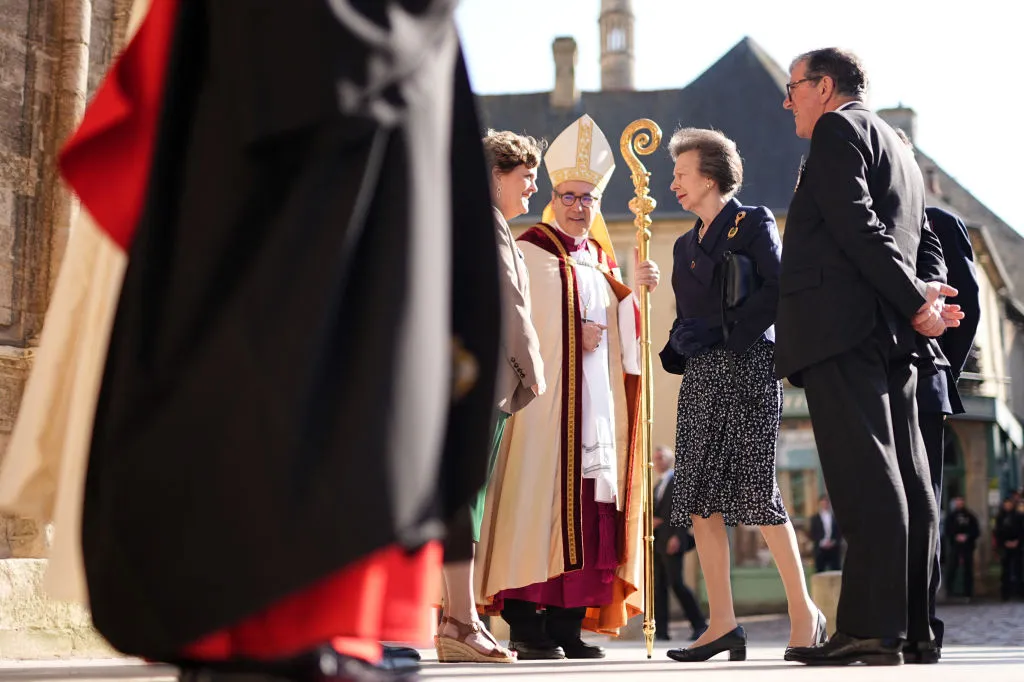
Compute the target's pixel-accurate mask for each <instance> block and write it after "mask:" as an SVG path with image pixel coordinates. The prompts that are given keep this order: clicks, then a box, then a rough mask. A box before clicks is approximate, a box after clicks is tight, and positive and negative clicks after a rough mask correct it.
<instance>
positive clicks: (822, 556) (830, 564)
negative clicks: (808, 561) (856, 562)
mask: <svg viewBox="0 0 1024 682" xmlns="http://www.w3.org/2000/svg"><path fill="white" fill-rule="evenodd" d="M842 568H843V565H842V562H840V561H839V545H836V546H834V547H830V548H829V549H824V548H822V547H818V548H817V549H815V550H814V572H815V573H821V572H823V571H839V570H842Z"/></svg>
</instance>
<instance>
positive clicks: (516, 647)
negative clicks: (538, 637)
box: [508, 641, 565, 661]
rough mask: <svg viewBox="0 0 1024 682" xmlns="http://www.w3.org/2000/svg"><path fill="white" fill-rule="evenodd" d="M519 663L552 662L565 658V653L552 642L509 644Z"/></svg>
mask: <svg viewBox="0 0 1024 682" xmlns="http://www.w3.org/2000/svg"><path fill="white" fill-rule="evenodd" d="M508 648H509V650H510V651H515V652H516V653H517V654H518V656H517V658H518V659H519V660H520V661H554V660H560V659H563V658H565V651H564V650H562V647H560V646H558V645H557V644H555V643H554V642H514V641H513V642H509V643H508Z"/></svg>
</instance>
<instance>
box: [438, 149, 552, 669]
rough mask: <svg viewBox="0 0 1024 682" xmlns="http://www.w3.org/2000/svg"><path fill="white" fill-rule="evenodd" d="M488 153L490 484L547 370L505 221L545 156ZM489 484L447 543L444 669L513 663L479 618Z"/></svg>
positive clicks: (530, 187) (441, 635)
mask: <svg viewBox="0 0 1024 682" xmlns="http://www.w3.org/2000/svg"><path fill="white" fill-rule="evenodd" d="M483 142H484V153H485V154H486V156H487V165H488V167H489V168H490V171H491V196H492V200H493V210H494V229H495V230H496V232H497V238H498V254H499V275H500V278H501V291H502V307H503V317H504V325H503V328H504V335H503V341H502V348H501V353H502V355H503V357H504V360H505V361H504V362H503V363H500V364H499V376H498V382H497V385H498V389H497V392H498V394H497V411H496V412H497V414H496V417H495V426H494V441H493V445H492V447H491V453H490V461H489V463H488V476H489V475H490V471H491V470H492V469H493V468H494V461H495V459H496V457H497V453H498V447H499V445H500V444H501V437H502V434H503V432H504V429H505V421H506V420H507V419H508V417H509V415H510V414H512V413H513V412H516V411H518V410H521V409H522V408H524V407H526V405H527V403H529V402H530V401H531V400H533V398H534V397H536V396H538V395H540V394H541V393H543V392H544V388H545V387H544V366H543V361H542V360H541V355H540V343H539V341H538V339H537V331H536V329H534V327H533V322H532V321H531V319H530V282H529V275H528V274H527V271H526V265H525V263H524V262H523V254H522V252H521V251H520V250H519V247H518V246H516V243H515V238H514V237H513V236H512V230H511V229H509V226H508V221H509V220H511V219H512V218H515V217H516V216H520V215H523V214H524V213H526V212H527V211H528V210H529V207H530V197H531V196H533V194H534V193H536V191H537V169H538V167H539V166H540V157H541V150H540V146H539V144H538V143H537V141H536V140H534V139H533V138H532V137H527V136H523V135H517V134H515V133H512V132H508V131H501V132H498V131H494V130H488V131H487V135H486V136H485V137H484V141H483ZM486 490H487V485H486V484H485V485H484V487H483V488H481V489H480V494H479V496H478V498H477V500H476V501H475V502H474V503H472V504H470V505H469V508H468V509H467V510H466V513H465V514H463V515H461V518H459V519H457V520H456V522H455V523H454V524H453V525H452V527H451V528H450V529H449V537H448V540H447V541H446V543H445V565H444V611H445V615H444V618H443V619H442V621H441V626H440V628H439V630H438V635H437V637H435V638H434V645H435V648H436V649H437V658H438V660H439V661H440V662H442V663H511V662H513V661H514V660H515V654H514V653H511V652H509V651H508V649H506V648H505V647H503V646H501V645H500V644H498V642H497V640H495V639H494V636H493V635H491V633H490V632H488V631H487V629H486V628H485V627H484V625H483V623H482V622H481V621H480V619H479V618H478V617H477V611H476V603H475V600H474V597H473V552H474V548H475V545H476V543H477V542H479V541H480V523H481V521H482V518H483V511H484V495H485V492H486Z"/></svg>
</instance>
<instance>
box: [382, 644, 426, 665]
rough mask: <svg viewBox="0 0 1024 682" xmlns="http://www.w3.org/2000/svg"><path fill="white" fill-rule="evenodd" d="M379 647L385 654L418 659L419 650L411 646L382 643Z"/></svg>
mask: <svg viewBox="0 0 1024 682" xmlns="http://www.w3.org/2000/svg"><path fill="white" fill-rule="evenodd" d="M381 648H383V649H384V655H385V656H392V657H396V658H412V659H414V660H417V661H418V660H420V658H421V656H420V652H418V651H416V650H415V649H413V648H412V647H411V646H388V645H387V644H382V645H381Z"/></svg>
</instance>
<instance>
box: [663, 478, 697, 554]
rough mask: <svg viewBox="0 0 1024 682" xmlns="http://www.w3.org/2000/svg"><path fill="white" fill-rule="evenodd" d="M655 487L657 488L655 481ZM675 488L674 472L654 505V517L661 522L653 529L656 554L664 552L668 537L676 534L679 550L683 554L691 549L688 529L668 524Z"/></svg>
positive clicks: (691, 537) (690, 537)
mask: <svg viewBox="0 0 1024 682" xmlns="http://www.w3.org/2000/svg"><path fill="white" fill-rule="evenodd" d="M654 485H655V488H657V485H658V483H657V481H655V484H654ZM675 489H676V476H675V472H673V474H672V478H671V479H669V482H668V484H667V485H666V486H665V492H664V493H662V495H661V499H660V500H658V501H657V502H656V503H655V505H654V518H656V519H661V520H662V521H663V523H662V524H661V525H660V526H658V527H657V528H655V529H654V551H655V552H656V553H658V554H665V553H666V546H667V545H668V539H669V538H670V537H672V536H676V537H678V538H679V539H680V541H681V542H682V549H681V551H682V552H683V553H684V554H685V553H686V552H688V551H689V550H691V549H693V546H694V545H693V536H692V535H690V533H689V531H687V530H686V529H685V528H676V527H674V526H670V525H669V520H670V519H671V518H672V496H673V494H674V492H675Z"/></svg>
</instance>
